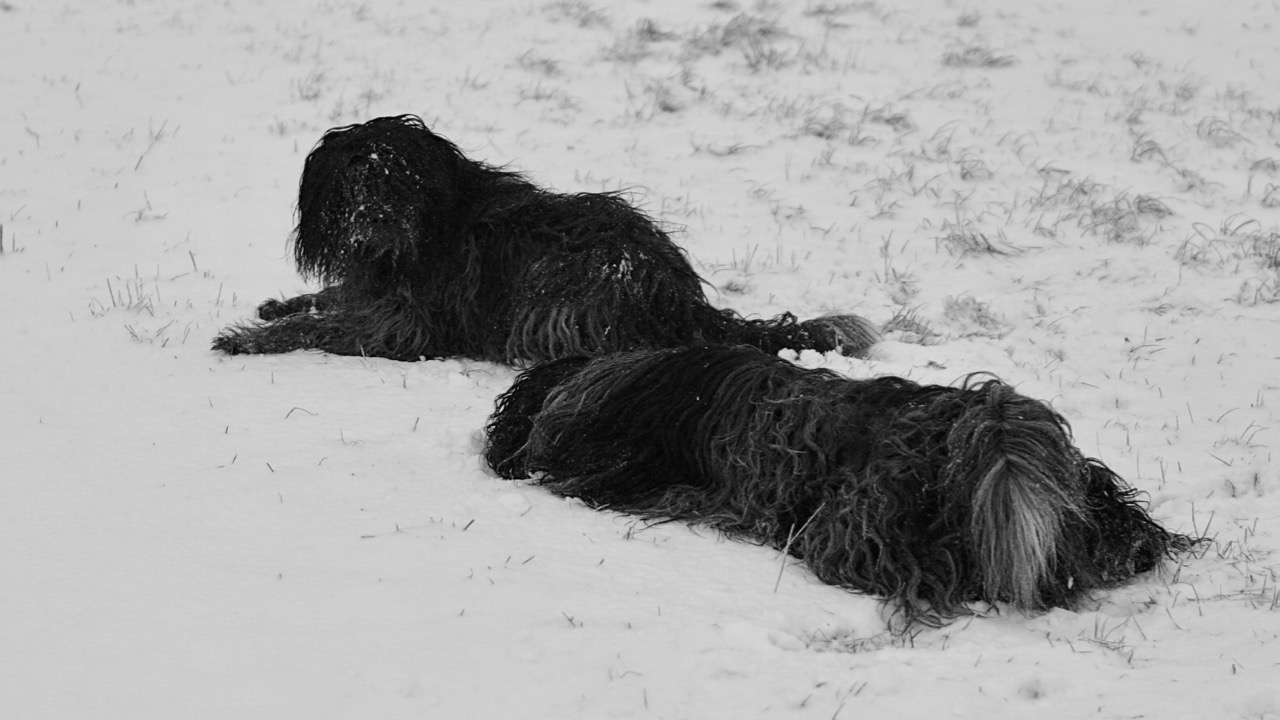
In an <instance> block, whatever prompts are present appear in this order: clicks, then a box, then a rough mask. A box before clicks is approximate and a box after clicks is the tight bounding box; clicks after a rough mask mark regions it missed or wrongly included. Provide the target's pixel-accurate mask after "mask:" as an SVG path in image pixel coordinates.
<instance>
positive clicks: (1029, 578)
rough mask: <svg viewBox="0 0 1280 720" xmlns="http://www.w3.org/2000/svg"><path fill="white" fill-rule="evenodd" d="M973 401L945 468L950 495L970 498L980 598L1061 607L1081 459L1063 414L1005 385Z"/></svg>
mask: <svg viewBox="0 0 1280 720" xmlns="http://www.w3.org/2000/svg"><path fill="white" fill-rule="evenodd" d="M973 389H974V390H975V391H976V396H975V399H976V400H978V402H976V403H975V404H973V405H972V406H971V407H969V408H968V409H967V410H965V412H964V413H963V414H962V415H961V416H960V418H959V419H958V420H957V422H956V423H955V424H954V426H953V427H952V429H951V431H950V433H949V435H948V438H947V446H948V455H949V457H950V461H949V462H948V464H947V468H946V470H945V471H944V475H945V476H946V478H945V479H946V482H947V485H948V486H950V487H951V488H953V489H954V490H955V491H956V492H952V493H949V502H965V501H966V500H965V497H966V496H967V497H968V498H969V500H968V501H969V502H971V503H972V506H971V507H970V509H969V514H968V516H969V526H968V535H969V537H968V542H969V545H970V551H971V554H972V557H973V559H974V562H975V563H976V567H975V568H974V570H975V571H976V573H977V579H979V580H980V582H981V596H982V597H984V598H986V599H987V600H1003V601H1006V602H1009V603H1012V604H1013V605H1015V606H1017V607H1020V608H1024V609H1040V608H1044V607H1046V606H1048V605H1052V604H1058V601H1060V600H1061V599H1063V598H1062V596H1063V595H1064V593H1065V594H1067V595H1068V596H1069V595H1071V594H1073V593H1072V591H1071V584H1072V582H1071V579H1070V578H1069V577H1068V578H1066V586H1067V587H1065V588H1064V587H1062V585H1063V582H1062V578H1061V572H1062V571H1063V570H1068V568H1063V567H1060V565H1061V564H1062V563H1060V562H1059V561H1060V559H1063V558H1066V557H1072V556H1074V553H1075V552H1076V551H1075V550H1072V549H1069V548H1067V547H1066V544H1067V543H1068V542H1069V540H1068V538H1069V536H1070V535H1072V534H1073V533H1071V532H1070V527H1071V526H1075V525H1077V524H1078V523H1076V522H1075V520H1076V518H1078V517H1079V516H1080V515H1081V514H1082V512H1083V505H1084V488H1083V471H1084V464H1083V462H1084V461H1083V458H1082V457H1081V456H1080V453H1079V452H1078V451H1077V450H1076V449H1075V448H1074V446H1073V445H1072V444H1071V435H1070V430H1069V429H1068V426H1067V424H1066V421H1065V420H1064V419H1063V418H1062V417H1061V416H1060V415H1058V414H1057V413H1056V412H1054V411H1053V410H1052V409H1051V408H1050V407H1049V406H1048V405H1046V404H1045V403H1042V402H1039V401H1036V400H1032V399H1030V398H1027V397H1023V396H1021V395H1018V394H1017V393H1015V392H1014V391H1013V390H1012V389H1011V388H1010V387H1009V386H1008V385H1005V384H1003V383H1001V382H998V381H988V382H985V383H982V384H980V385H976V386H974V388H973Z"/></svg>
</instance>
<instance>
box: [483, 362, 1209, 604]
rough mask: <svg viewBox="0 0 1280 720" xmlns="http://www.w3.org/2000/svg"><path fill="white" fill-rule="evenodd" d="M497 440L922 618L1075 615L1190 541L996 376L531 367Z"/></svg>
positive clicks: (637, 365) (761, 365) (578, 487)
mask: <svg viewBox="0 0 1280 720" xmlns="http://www.w3.org/2000/svg"><path fill="white" fill-rule="evenodd" d="M487 431H488V446H487V448H486V450H485V459H486V460H487V462H488V463H489V465H490V466H491V467H492V468H493V469H494V470H495V471H497V472H498V473H499V474H500V475H501V476H503V477H506V478H512V479H515V478H525V477H533V478H535V481H536V482H537V483H539V484H541V485H545V486H547V487H548V488H550V489H551V490H552V491H553V492H555V493H557V494H560V495H566V496H573V497H578V498H582V499H583V500H585V501H586V502H587V503H589V504H591V505H593V506H596V507H599V508H605V509H610V510H616V511H619V512H626V513H633V514H636V515H640V516H642V517H646V518H652V519H681V520H689V521H694V522H698V523H703V524H706V525H710V526H713V527H715V528H717V529H719V530H721V531H723V532H725V533H726V534H728V535H730V536H735V537H739V538H742V539H747V540H751V541H754V542H760V543H765V544H768V545H772V546H773V547H776V548H779V549H783V550H785V551H787V552H789V553H790V554H792V555H794V556H796V557H798V558H802V559H803V560H804V561H805V563H806V564H807V565H808V566H809V568H811V569H812V571H813V572H814V573H815V574H816V575H817V576H818V577H819V578H820V579H822V580H823V581H825V582H828V583H831V584H834V585H839V586H843V587H846V588H850V589H853V590H858V591H862V592H867V593H873V594H877V595H882V596H884V597H885V598H886V599H887V601H888V602H890V603H891V605H893V606H894V607H895V609H896V610H897V611H899V612H901V614H902V616H903V617H904V618H905V620H906V621H907V623H913V622H922V623H926V624H940V623H941V622H943V621H945V620H946V619H948V618H952V617H954V616H956V615H958V614H961V613H965V612H969V611H970V609H969V608H968V607H967V604H968V603H971V602H974V601H981V602H986V603H997V602H1005V603H1009V604H1011V605H1013V606H1015V607H1017V608H1019V609H1023V610H1039V609H1044V608H1048V607H1068V608H1069V607H1072V606H1074V605H1076V604H1077V603H1078V602H1079V601H1080V600H1082V599H1084V598H1087V597H1088V596H1089V595H1090V593H1091V592H1093V591H1095V590H1098V589H1100V588H1106V587H1108V586H1113V585H1116V584H1118V583H1121V582H1124V581H1126V580H1128V579H1130V578H1132V577H1133V576H1134V575H1135V574H1137V573H1141V572H1144V571H1147V570H1150V569H1152V568H1154V567H1156V566H1157V565H1158V564H1159V563H1160V562H1161V561H1162V559H1164V558H1166V557H1167V556H1169V555H1170V554H1172V553H1174V552H1177V551H1180V550H1183V549H1186V548H1188V547H1190V545H1191V543H1192V541H1191V540H1190V539H1188V538H1186V537H1183V536H1181V535H1176V534H1173V533H1170V532H1169V531H1167V530H1165V529H1164V528H1162V527H1161V526H1160V525H1158V524H1157V523H1156V522H1155V521H1154V520H1152V519H1151V517H1150V516H1149V515H1148V514H1147V513H1146V511H1145V510H1144V509H1143V507H1142V506H1141V505H1140V504H1139V503H1138V502H1137V501H1136V499H1135V495H1136V493H1135V491H1134V490H1132V489H1130V488H1128V487H1127V486H1126V485H1125V484H1124V482H1123V481H1122V480H1121V479H1120V478H1119V477H1117V476H1116V475H1115V474H1114V473H1113V472H1112V471H1111V470H1109V469H1108V468H1107V467H1106V466H1105V465H1103V464H1102V463H1100V462H1098V461H1097V460H1093V459H1090V458H1086V457H1084V456H1083V455H1081V453H1080V452H1079V450H1077V449H1076V448H1075V447H1074V446H1073V445H1072V442H1071V434H1070V430H1069V428H1068V426H1067V423H1066V421H1065V420H1064V419H1063V418H1062V417H1061V416H1060V415H1058V414H1057V413H1056V412H1054V411H1053V410H1052V409H1051V408H1050V407H1049V406H1048V405H1046V404H1045V403H1042V402H1039V401H1036V400H1032V399H1030V398H1027V397H1024V396H1021V395H1019V394H1017V393H1015V392H1014V391H1013V390H1012V389H1011V388H1010V387H1009V386H1008V385H1005V384H1003V383H1001V382H999V381H998V380H994V379H987V380H985V381H976V380H971V381H967V382H966V383H965V384H964V385H963V386H961V387H943V386H936V385H918V384H916V383H913V382H910V381H907V380H904V379H901V378H896V377H882V378H878V379H873V380H850V379H847V378H844V377H841V376H838V375H836V374H835V373H831V372H827V371H822V370H806V369H803V368H800V367H797V366H795V365H792V364H791V363H789V362H786V361H785V360H782V359H779V358H777V357H773V356H769V355H765V354H762V353H759V352H757V351H755V350H752V349H750V348H726V347H697V348H684V349H676V350H660V351H651V352H636V353H623V354H620V355H615V356H609V357H603V358H598V359H595V360H587V359H582V358H568V359H563V360H560V361H557V362H553V363H547V364H544V365H540V366H538V367H535V368H533V369H531V370H529V371H527V372H525V373H523V374H522V375H521V376H520V377H519V378H518V379H517V381H516V383H515V385H514V386H513V387H512V388H511V389H510V390H509V391H508V392H507V393H506V394H504V395H503V396H502V397H501V398H499V400H498V404H497V411H496V412H495V414H494V416H493V417H492V418H491V420H490V422H489V425H488V427H487Z"/></svg>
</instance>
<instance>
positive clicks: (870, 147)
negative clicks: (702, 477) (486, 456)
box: [0, 0, 1280, 720]
mask: <svg viewBox="0 0 1280 720" xmlns="http://www.w3.org/2000/svg"><path fill="white" fill-rule="evenodd" d="M1278 38H1280V4H1278V3H1277V2H1275V1H1274V0H1261V1H1258V2H1253V1H1252V0H1239V1H1234V0H1228V1H1227V2H1216V3H1206V2H1202V1H1197V2H1190V1H1186V0H1183V1H1172V0H1163V1H1161V2H1157V1H1156V0H1132V1H1130V2H1114V1H1106V2H1104V1H1102V0H1073V2H1070V3H1067V2H1044V3H1025V2H1018V1H1016V0H992V1H990V2H982V1H981V0H978V1H977V2H973V3H953V2H943V1H940V0H903V1H900V2H888V1H887V0H886V1H883V2H877V1H874V0H872V1H868V2H847V3H835V2H817V1H816V0H809V1H807V2H793V3H780V2H776V3H771V4H763V5H750V4H745V3H743V4H737V3H734V2H727V1H724V0H722V1H721V2H716V3H714V4H708V3H688V2H684V1H683V0H631V1H629V2H626V3H622V2H616V3H605V2H599V3H594V4H588V3H582V2H574V1H569V2H542V1H541V0H533V1H532V2H530V1H529V0H518V1H500V0H492V1H477V2H452V3H445V2H438V3H429V2H411V1H408V0H404V1H401V2H393V1H391V0H387V1H380V0H370V1H369V2H363V3H361V2H352V1H349V0H269V1H268V0H167V1H161V0H155V1H151V0H124V1H116V0H106V1H103V2H88V1H87V0H85V1H76V0H69V1H68V0H51V1H49V2H41V1H39V0H2V1H0V47H2V48H4V53H3V56H4V60H3V70H2V71H0V91H3V94H2V96H0V97H3V103H2V105H3V107H2V108H0V132H2V134H0V137H2V138H3V142H2V143H0V224H3V235H2V237H3V240H2V243H3V249H4V252H3V254H2V255H0V306H2V307H3V311H2V312H0V337H3V342H2V343H0V437H2V438H3V439H4V448H3V450H2V451H0V498H3V502H0V716H3V717H5V718H14V719H19V718H22V719H26V718H130V719H136V718H183V719H192V718H232V717H244V718H272V719H276V718H362V719H365V718H498V717H502V718H564V717H575V718H606V717H657V718H698V719H706V718H786V717H796V718H822V719H824V720H825V719H827V718H845V719H849V718H864V717H871V718H880V717H894V718H939V717H973V718H996V717H1009V718H1019V717H1028V716H1034V717H1038V718H1058V717H1061V718H1074V717H1084V716H1099V717H1117V718H1119V717H1124V718H1128V717H1147V718H1173V717H1195V718H1277V717H1280V689H1278V688H1280V600H1278V595H1277V580H1278V572H1277V570H1278V568H1280V560H1277V556H1276V551H1277V549H1278V548H1280V472H1277V468H1276V462H1275V459H1274V458H1273V457H1272V448H1273V447H1274V446H1275V445H1276V443H1277V442H1280V417H1278V414H1280V372H1278V371H1280V274H1278V268H1280V42H1278V41H1277V39H1278ZM405 112H412V113H417V114H420V115H422V116H423V117H424V118H425V119H426V120H427V121H428V123H430V124H431V125H432V126H433V127H434V128H435V129H436V130H438V131H439V132H441V133H443V134H444V135H446V136H448V137H450V138H452V139H453V140H455V141H456V142H457V143H459V144H460V145H461V146H462V147H463V148H464V149H465V150H466V151H467V152H469V153H470V154H471V155H472V156H473V157H476V158H478V159H483V160H486V161H488V162H491V163H495V164H504V163H510V164H511V165H512V166H513V167H514V168H517V169H521V170H524V171H527V172H528V173H530V175H531V176H532V177H533V178H534V179H535V180H536V181H538V182H540V183H543V184H546V185H550V186H552V187H555V188H557V189H559V190H563V191H576V190H601V189H608V190H616V189H627V190H630V191H633V192H634V197H635V199H636V201H637V202H639V203H641V204H642V205H643V207H645V208H646V209H647V210H648V211H649V212H651V213H652V214H654V215H655V216H658V217H660V218H661V219H662V220H663V221H665V222H667V223H669V224H670V225H671V226H672V228H673V229H674V230H675V231H676V234H675V237H676V239H677V241H678V242H680V243H681V244H682V245H683V246H685V247H686V248H687V249H688V250H689V252H690V254H691V256H692V257H693V258H694V260H695V262H696V263H697V266H698V268H699V270H700V271H701V272H702V273H703V274H704V276H705V277H706V278H708V280H709V281H710V282H711V284H712V286H713V289H712V292H713V295H714V297H715V299H716V302H718V303H721V304H723V305H727V306H732V307H734V308H737V309H738V310H740V311H743V312H747V313H754V314H761V315H772V314H775V313H777V312H781V311H783V310H793V311H795V312H796V313H797V314H800V315H802V316H812V315H816V314H820V313H823V312H827V311H831V310H841V311H846V312H857V313H861V314H864V315H866V316H869V317H871V318H873V319H874V320H876V321H877V322H882V323H888V324H889V326H890V328H891V332H890V333H889V337H890V339H889V340H888V341H887V342H885V343H884V344H883V345H882V346H881V347H880V348H879V349H878V351H877V353H876V355H875V356H874V357H873V358H872V359H871V360H870V361H865V362H864V361H856V360H849V359H845V358H839V357H822V356H818V355H816V354H812V353H808V354H805V355H803V356H801V357H799V358H798V360H799V361H800V362H802V363H805V364H808V365H824V364H825V365H828V366H830V367H833V368H835V369H838V370H840V371H842V372H845V373H848V374H849V375H852V376H857V377H866V376H871V375H875V374H888V373H891V374H898V375H906V376H909V377H912V378H915V379H918V380H927V381H932V382H951V381H954V380H956V379H957V378H959V377H961V376H963V375H964V374H966V373H969V372H972V371H975V370H989V371H992V372H995V373H997V374H998V375H1000V376H1002V377H1003V378H1005V379H1007V380H1009V381H1011V382H1014V383H1016V384H1017V385H1018V386H1019V387H1020V389H1021V390H1022V392H1024V393H1026V394H1029V395H1032V396H1036V397H1041V398H1045V399H1048V400H1051V401H1052V402H1053V404H1054V406H1055V407H1057V408H1058V409H1059V410H1060V411H1061V412H1063V413H1064V414H1065V415H1066V416H1067V417H1068V418H1069V419H1070V420H1071V421H1072V423H1073V424H1074V427H1075V430H1076V437H1077V440H1078V442H1079V444H1080V445H1081V447H1082V448H1083V449H1084V450H1085V451H1086V452H1087V453H1089V454H1092V455H1096V456H1098V457H1101V458H1102V459H1104V460H1105V461H1106V462H1108V463H1109V464H1111V465H1112V466H1113V467H1114V468H1115V469H1117V470H1118V471H1119V472H1121V474H1123V475H1125V476H1126V477H1127V478H1128V479H1129V480H1130V481H1131V482H1132V483H1133V484H1135V485H1137V486H1139V487H1140V488H1142V489H1143V490H1145V491H1147V492H1148V493H1149V494H1150V497H1151V501H1152V508H1153V512H1154V514H1155V515H1156V516H1157V517H1158V518H1159V519H1160V520H1161V521H1162V522H1164V523H1166V524H1168V525H1169V526H1170V527H1172V528H1175V529H1178V530H1181V531H1184V532H1198V533H1205V534H1207V535H1209V536H1211V537H1212V538H1213V542H1212V543H1211V544H1210V545H1209V546H1207V547H1206V548H1205V550H1204V551H1203V553H1202V554H1200V553H1198V554H1197V555H1196V556H1193V557H1189V558H1187V559H1185V561H1183V562H1182V563H1181V564H1180V565H1176V566H1175V567H1171V568H1169V569H1168V571H1167V572H1165V573H1163V574H1153V575H1151V576H1148V577H1143V578H1140V579H1139V580H1138V581H1136V582H1134V583H1132V584H1131V585H1128V586H1125V587H1123V588H1120V589H1118V590H1116V591H1114V592H1111V593H1108V594H1106V595H1105V596H1103V597H1100V598H1099V602H1098V604H1097V607H1096V608H1090V609H1086V610H1085V611H1082V612H1066V611H1054V612H1051V613H1048V614H1044V615H1040V616H1036V617H1024V616H1021V615H1017V614H1008V613H1006V614H1003V615H995V616H991V617H983V618H975V619H972V620H962V621H960V622H957V623H954V624H952V625H950V626H948V627H944V628H941V629H937V630H923V631H919V632H915V633H912V634H909V635H905V636H894V635H891V634H887V633H886V625H885V619H884V617H883V616H882V614H881V612H880V610H879V608H878V605H877V602H876V600H875V599H874V598H867V597H861V596H857V595H852V594H848V593H845V592H843V591H840V590H836V589H833V588H830V587H827V586H824V585H822V584H820V583H817V582H816V581H815V580H814V579H813V578H812V577H811V576H810V575H809V574H808V573H807V572H806V571H805V570H804V569H803V568H801V567H799V566H796V565H794V564H792V563H784V561H783V559H782V558H781V557H780V556H779V554H778V553H777V552H775V551H773V550H769V549H765V548H759V547H754V546H750V545H745V544H741V543H735V542H728V541H724V540H722V539H719V538H717V537H716V536H714V534H712V533H709V532H706V531H698V530H695V529H690V528H688V527H686V526H684V525H681V524H667V525H662V526H658V527H653V528H645V527H642V526H639V525H637V524H635V523H634V522H633V521H632V520H630V519H628V518H626V517H618V516H612V515H608V514H605V513H598V512H594V511H591V510H589V509H587V508H585V507H583V506H582V505H581V504H579V503H574V502H566V501H564V500H560V499H557V498H554V497H552V496H550V495H549V494H547V493H545V492H543V491H541V490H539V489H537V488H534V487H527V486H522V485H519V484H513V483H509V482H505V481H500V480H498V479H495V478H494V477H492V476H491V475H489V474H487V473H486V472H485V470H484V469H483V468H482V466H481V464H480V462H479V458H478V456H477V450H478V448H479V443H480V437H479V430H480V428H481V427H482V426H483V423H484V420H485V418H486V416H487V415H488V413H489V411H490V410H491V408H492V403H493V399H494V397H495V396H496V395H497V394H498V393H500V392H501V391H502V390H503V389H505V388H506V387H507V386H508V384H509V383H510V381H511V380H512V378H513V377H514V373H513V371H512V370H511V369H509V368H506V367H501V366H497V365H492V364H488V363H479V362H474V361H469V360H466V359H452V360H443V361H430V362H420V363H397V362H390V361H385V360H381V359H371V360H365V359H359V358H349V357H332V356H325V355H321V354H315V353H294V354H291V355H287V356H265V357H234V358H228V357H223V356H219V355H216V354H214V353H212V352H211V351H210V350H209V349H208V348H209V342H210V340H211V338H212V337H213V336H214V334H215V333H216V332H217V331H218V330H219V329H220V328H221V327H223V326H225V325H227V324H229V323H232V322H235V321H238V320H243V319H245V318H248V317H249V316H250V315H251V313H252V312H253V309H254V307H255V306H256V304H257V303H258V302H260V301H261V300H262V299H264V298H266V297H269V296H279V295H282V294H291V293H295V292H297V291H299V290H302V289H304V288H305V285H304V283H303V282H302V281H301V280H300V279H298V277H297V276H296V274H295V272H294V270H293V268H292V264H291V259H290V256H289V255H288V254H287V247H286V243H285V240H286V237H287V234H288V232H289V229H290V226H291V223H292V219H293V218H292V209H293V201H294V192H295V188H296V183H297V179H298V176H299V172H300V170H301V165H302V160H303V157H304V156H305V154H306V153H307V151H308V150H309V149H310V148H311V146H312V145H313V143H314V142H315V141H316V140H317V139H318V138H319V136H320V134H321V133H322V132H323V131H324V130H325V129H327V128H329V127H332V126H336V125H344V124H349V123H352V122H357V121H361V120H365V119H368V118H371V117H374V116H378V115H389V114H400V113H405Z"/></svg>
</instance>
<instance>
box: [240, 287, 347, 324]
mask: <svg viewBox="0 0 1280 720" xmlns="http://www.w3.org/2000/svg"><path fill="white" fill-rule="evenodd" d="M337 295H338V291H337V289H336V288H332V287H328V288H325V289H323V290H321V291H320V292H318V293H306V294H304V295H298V296H297V297H291V298H289V299H287V300H277V299H275V298H267V299H266V300H264V301H263V302H262V304H261V305H259V306H258V319H260V320H278V319H280V318H282V317H286V316H288V315H297V314H298V313H309V312H325V311H327V310H329V309H330V308H332V307H333V306H334V305H335V304H336V303H337Z"/></svg>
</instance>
